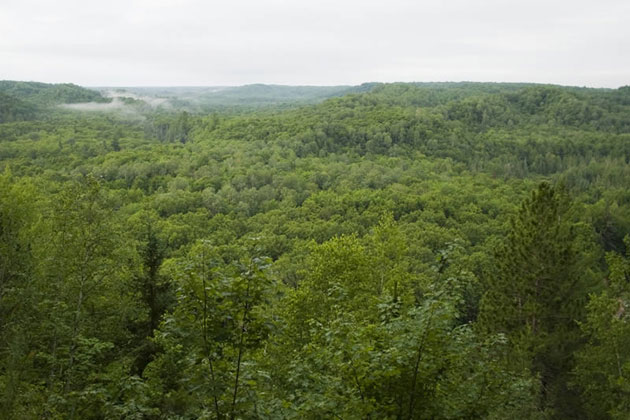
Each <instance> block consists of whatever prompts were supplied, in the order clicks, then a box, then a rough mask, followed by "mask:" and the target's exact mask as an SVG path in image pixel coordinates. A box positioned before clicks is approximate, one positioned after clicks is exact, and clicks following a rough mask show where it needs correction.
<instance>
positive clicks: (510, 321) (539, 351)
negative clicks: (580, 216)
mask: <svg viewBox="0 0 630 420" xmlns="http://www.w3.org/2000/svg"><path fill="white" fill-rule="evenodd" d="M579 246H580V244H579V243H578V234H577V226H576V224H574V223H573V222H572V220H571V203H570V201H569V199H568V197H567V195H566V194H565V193H564V192H563V191H561V190H557V189H556V188H553V187H552V186H551V185H549V184H548V183H542V184H540V185H539V187H538V189H537V190H535V191H533V192H532V195H531V197H530V198H528V199H527V200H525V201H524V202H523V204H522V206H521V209H520V211H519V213H518V215H517V216H516V217H515V218H514V219H513V220H512V226H511V230H510V232H509V234H508V235H507V237H506V239H505V241H504V243H503V244H502V245H501V246H500V247H499V249H498V250H497V252H496V257H495V262H496V271H495V272H494V273H493V275H492V276H491V278H490V279H489V280H488V284H487V285H486V286H487V292H486V294H485V296H484V297H483V299H482V304H481V313H480V320H479V325H480V327H481V328H482V329H483V330H486V331H489V332H494V333H496V332H500V333H504V334H506V335H507V336H508V338H509V339H510V342H511V344H512V347H513V357H514V360H513V366H514V368H515V369H531V370H532V372H533V373H534V374H537V375H538V376H539V378H540V385H541V386H540V389H541V395H540V401H539V409H540V410H542V411H544V412H546V413H548V414H549V415H551V416H558V417H564V418H566V416H570V417H572V418H576V417H579V409H578V407H579V404H578V402H577V400H576V398H575V396H574V395H572V393H571V392H569V390H568V388H567V376H568V374H569V372H570V370H571V366H572V352H573V351H574V350H575V349H576V348H577V346H578V345H579V328H578V324H577V322H576V321H577V320H580V319H582V317H583V305H584V301H585V298H586V295H587V293H588V287H587V283H588V280H587V278H588V277H587V276H586V275H585V271H584V270H585V269H584V263H585V262H586V258H584V255H581V254H580V252H579Z"/></svg>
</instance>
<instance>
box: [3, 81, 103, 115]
mask: <svg viewBox="0 0 630 420" xmlns="http://www.w3.org/2000/svg"><path fill="white" fill-rule="evenodd" d="M106 101H107V99H106V98H103V97H102V96H101V94H100V93H98V92H97V91H94V90H89V89H85V88H82V87H80V86H77V85H73V84H70V83H65V84H48V83H39V82H16V81H10V80H0V123H2V122H8V121H21V120H30V119H34V118H36V116H37V115H43V113H45V112H47V111H48V112H52V111H53V110H52V109H51V108H52V107H53V106H56V105H61V104H74V103H83V102H106Z"/></svg>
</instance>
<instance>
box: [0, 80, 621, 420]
mask: <svg viewBox="0 0 630 420" xmlns="http://www.w3.org/2000/svg"><path fill="white" fill-rule="evenodd" d="M348 89H349V90H348V92H351V93H349V94H347V95H344V96H341V97H333V98H330V99H326V100H324V101H323V102H321V103H316V104H304V101H302V100H298V99H295V98H293V97H292V101H293V102H291V103H286V102H284V101H285V99H286V96H282V97H280V98H275V97H273V96H271V97H269V96H265V97H264V98H265V99H264V102H265V104H257V106H255V107H252V106H249V105H248V104H247V101H246V100H244V99H242V98H241V97H240V96H238V95H237V96H232V97H230V99H229V101H228V102H226V103H225V104H220V103H214V102H213V103H212V106H208V107H206V108H203V107H197V108H190V107H178V106H177V102H173V105H171V106H168V107H152V106H149V105H146V104H145V105H143V104H142V103H141V102H142V101H141V100H133V101H127V102H126V104H125V105H124V106H125V108H122V109H112V110H110V111H102V112H100V111H99V112H79V111H75V110H71V109H67V108H63V107H60V104H67V103H77V102H79V103H80V102H101V103H105V102H107V101H109V99H107V98H104V97H103V96H102V95H101V94H100V93H99V92H97V91H94V90H88V89H84V88H80V87H78V86H75V85H45V84H37V83H22V82H0V170H1V171H2V172H1V173H2V175H0V237H1V240H0V417H2V416H4V418H8V419H22V418H24V419H30V418H33V419H41V418H43V419H116V418H120V419H197V418H208V419H237V418H242V419H249V418H270V419H285V418H286V419H291V418H309V419H322V418H339V419H455V418H457V419H460V418H466V419H476V418H488V419H505V418H518V419H550V418H551V419H568V418H571V419H626V418H628V415H629V414H628V413H630V383H629V379H630V353H629V352H628V349H630V308H629V305H630V236H629V235H630V165H629V163H630V88H629V87H622V88H619V89H587V88H573V87H562V86H553V85H534V84H502V83H405V84H403V83H399V84H366V85H362V86H360V87H356V88H348ZM253 91H254V92H256V94H259V92H261V91H262V92H266V93H265V95H268V94H269V95H272V94H270V93H269V92H271V91H273V90H269V89H266V88H264V87H261V86H259V85H254V89H253ZM303 91H304V92H307V91H308V95H314V93H313V92H315V91H312V90H308V89H307V90H303ZM287 92H289V93H287ZM300 92H302V90H300V89H294V90H287V91H285V93H283V94H282V95H289V94H290V95H294V94H295V95H297V96H299V95H300V94H301V93H300ZM321 92H322V95H323V96H325V95H328V94H331V95H332V94H333V93H335V94H337V93H339V91H337V90H335V89H332V88H331V89H330V90H322V91H321ZM318 95H319V94H318ZM227 96H230V95H227ZM323 96H322V97H319V96H318V97H319V98H320V99H324V97H323ZM235 98H236V99H235ZM294 99H295V100H294ZM309 101H310V99H309ZM184 102H185V101H184ZM184 102H182V104H183V103H184ZM241 102H242V105H243V106H242V107H239V105H241ZM306 102H308V101H306ZM223 105H225V106H223ZM182 106H183V105H182ZM194 111H197V112H194ZM202 111H203V112H202Z"/></svg>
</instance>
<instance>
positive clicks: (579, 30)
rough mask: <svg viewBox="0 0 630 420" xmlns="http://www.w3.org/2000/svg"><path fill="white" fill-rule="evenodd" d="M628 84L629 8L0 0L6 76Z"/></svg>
mask: <svg viewBox="0 0 630 420" xmlns="http://www.w3.org/2000/svg"><path fill="white" fill-rule="evenodd" d="M1 79H8V80H34V81H41V82H48V83H60V82H71V83H76V84H79V85H82V86H234V85H243V84H250V83H270V84H289V85H356V84H360V83H363V82H372V81H378V82H394V81H402V82H411V81H418V82H423V81H494V82H536V83H554V84H561V85H572V86H589V87H609V88H617V87H619V86H623V85H630V0H597V1H595V0H587V1H585V0H542V1H541V0H526V1H520V0H519V1H513V0H441V1H440V0H382V1H373V0H308V1H306V0H292V1H289V0H220V1H217V0H107V1H102V0H100V1H93V0H55V1H50V0H46V1H42V0H40V1H34V0H0V80H1Z"/></svg>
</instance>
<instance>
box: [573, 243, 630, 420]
mask: <svg viewBox="0 0 630 420" xmlns="http://www.w3.org/2000/svg"><path fill="white" fill-rule="evenodd" d="M625 243H626V250H627V251H626V252H627V255H626V256H625V258H624V257H623V256H622V255H619V254H615V253H609V254H608V255H607V257H606V261H607V262H608V267H609V270H610V274H609V276H608V279H607V286H606V288H605V289H604V290H603V291H602V292H601V293H600V294H593V295H591V299H590V301H589V303H588V305H587V311H588V315H587V318H586V320H585V321H584V322H583V323H581V324H580V327H581V329H582V331H583V333H584V336H585V337H586V338H587V340H588V343H587V344H586V345H585V346H584V347H583V348H582V349H581V350H580V351H579V352H578V353H577V364H576V367H575V369H574V374H575V380H574V385H575V386H576V387H577V388H578V389H581V390H583V395H584V397H585V406H586V407H587V409H588V413H589V416H590V417H591V418H612V419H622V418H626V417H627V414H628V411H629V410H630V405H629V404H628V398H627V397H628V393H629V392H630V382H628V380H629V377H630V376H629V375H630V358H629V357H628V352H627V351H626V349H628V348H629V346H630V324H629V323H628V313H627V312H628V302H629V300H628V299H630V285H629V281H630V237H629V236H626V238H625Z"/></svg>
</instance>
